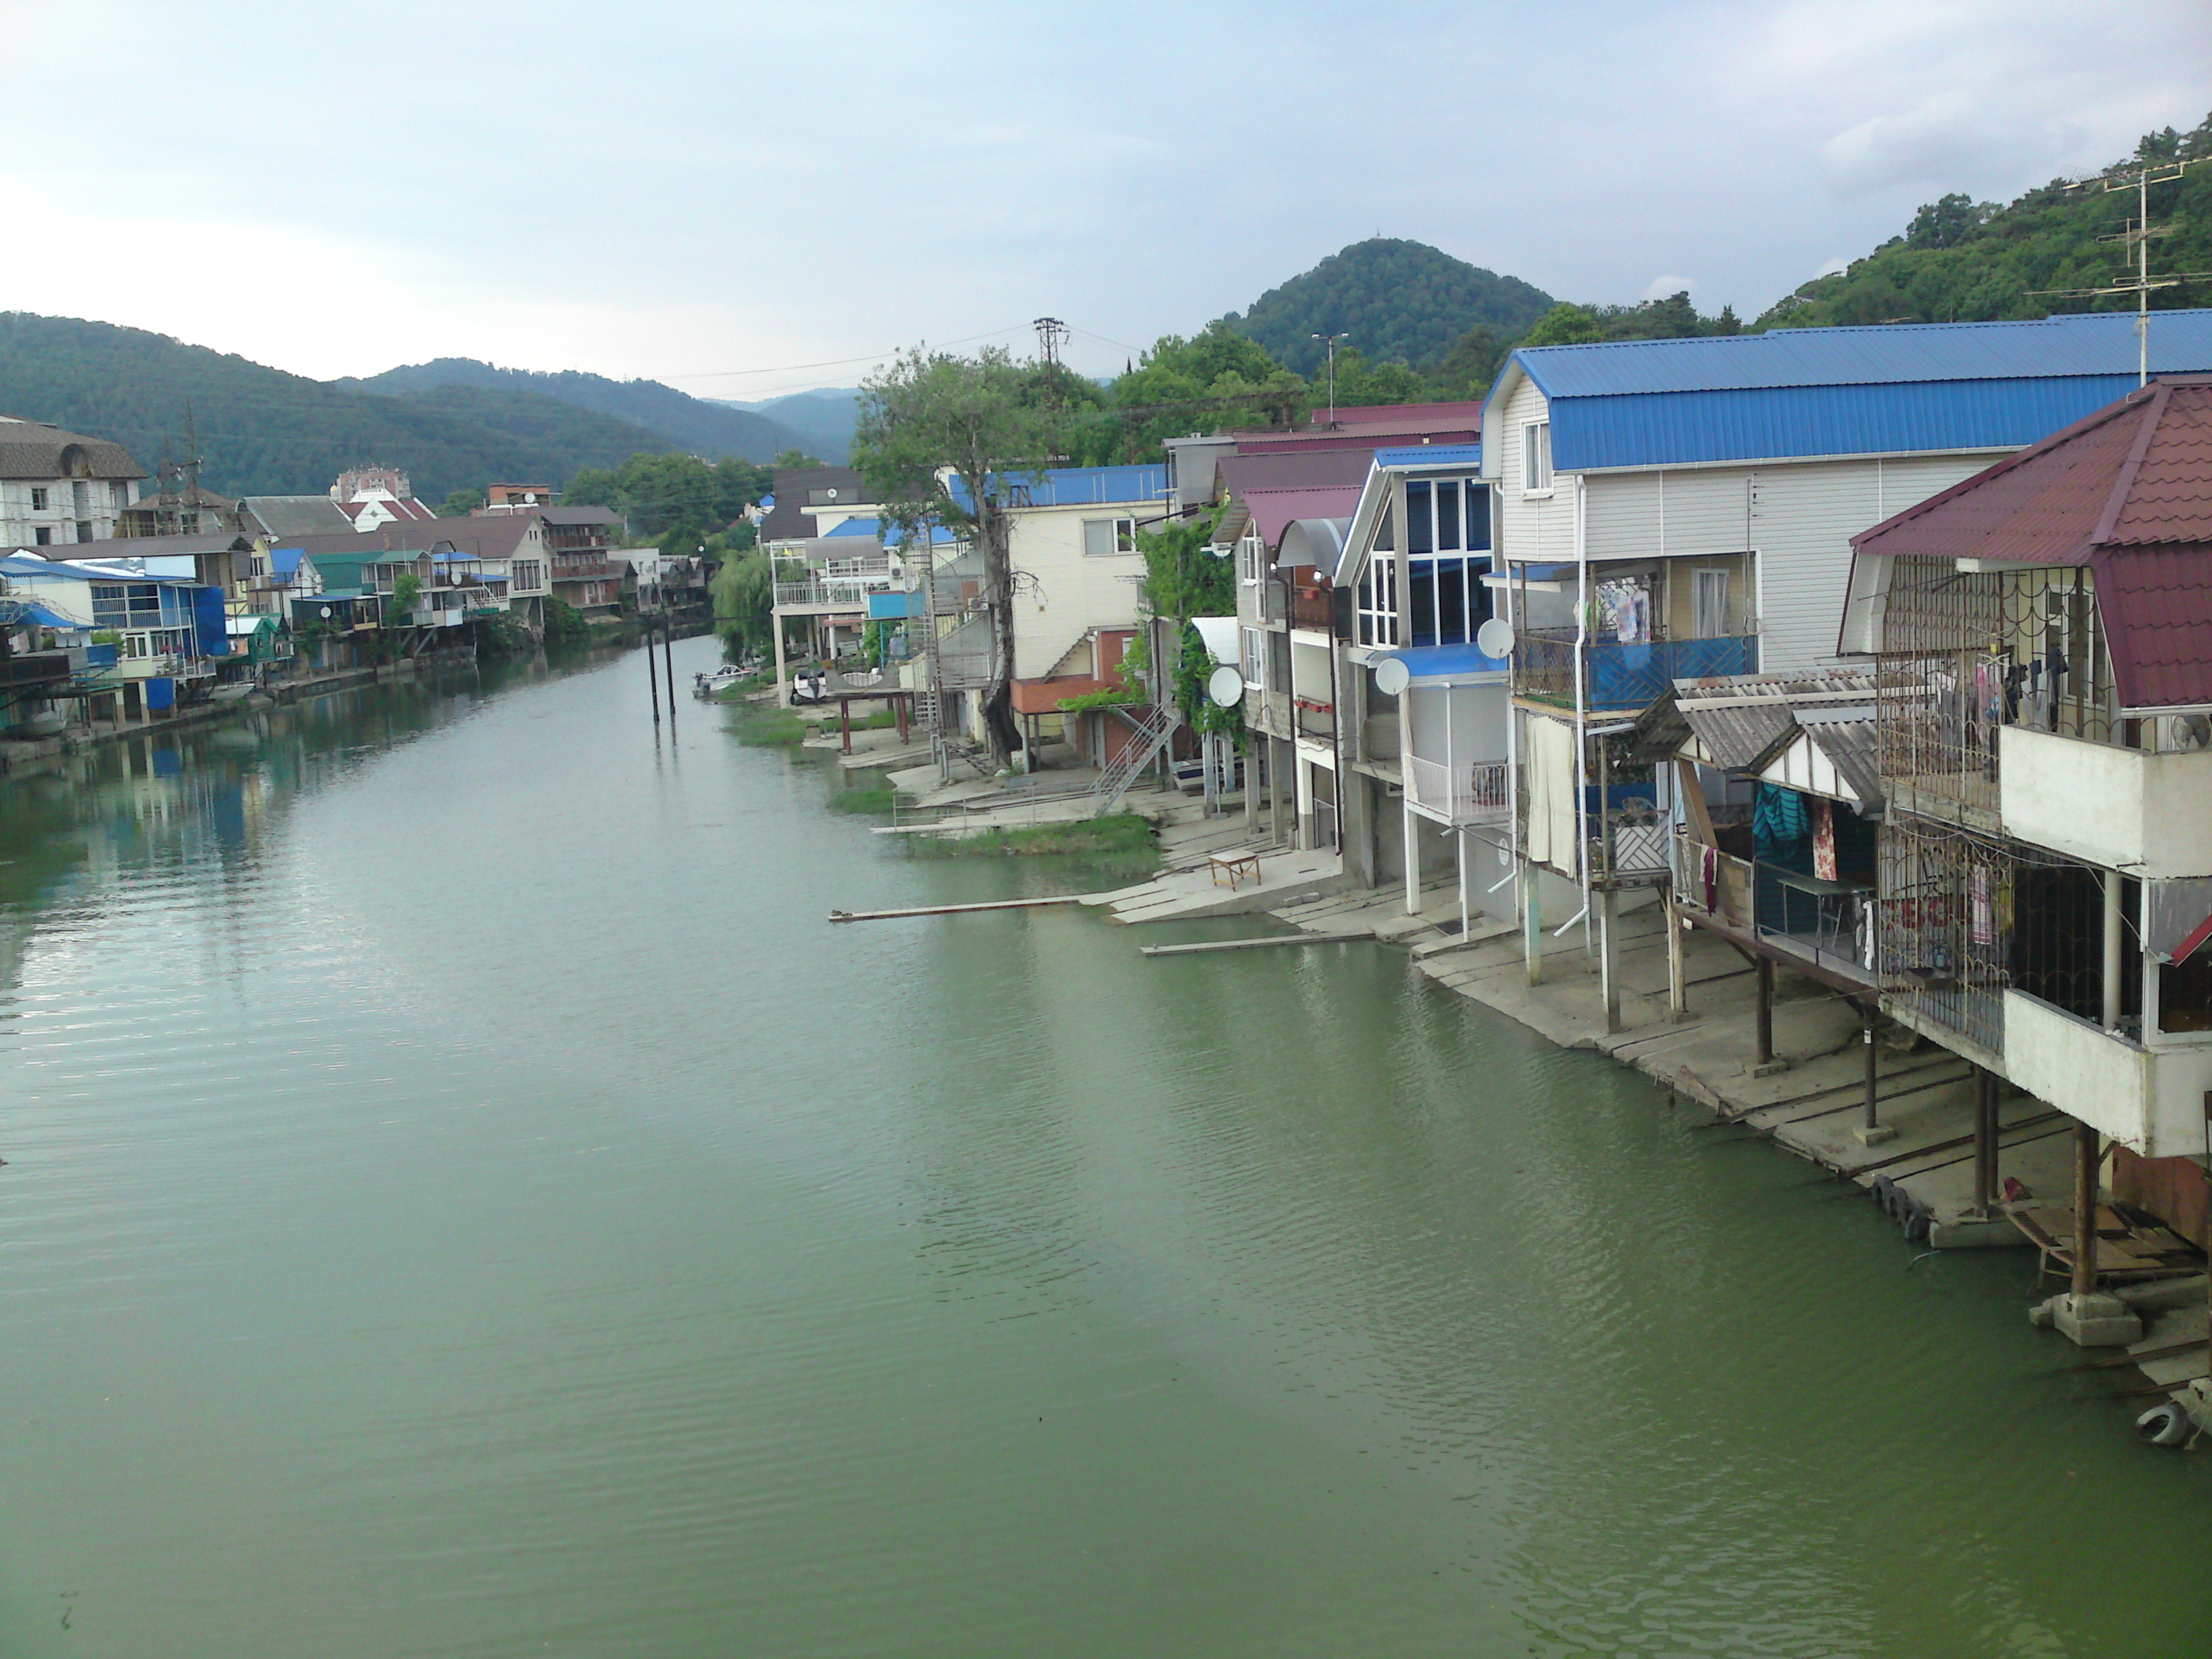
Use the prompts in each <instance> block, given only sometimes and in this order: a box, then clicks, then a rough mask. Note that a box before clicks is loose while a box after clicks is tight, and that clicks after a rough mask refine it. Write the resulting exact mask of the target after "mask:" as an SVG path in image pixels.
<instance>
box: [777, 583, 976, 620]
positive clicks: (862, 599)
mask: <svg viewBox="0 0 2212 1659" xmlns="http://www.w3.org/2000/svg"><path fill="white" fill-rule="evenodd" d="M883 592H890V579H889V578H888V577H877V578H872V579H869V580H856V579H849V578H848V579H842V580H836V581H812V582H778V583H777V584H776V585H775V604H776V608H777V609H778V610H796V609H799V608H800V607H811V608H814V609H817V610H831V611H866V609H867V608H868V595H869V594H871V593H883ZM938 597H939V605H938V611H939V614H943V613H944V611H945V605H944V603H943V600H944V595H943V594H942V593H940V594H939V596H938Z"/></svg>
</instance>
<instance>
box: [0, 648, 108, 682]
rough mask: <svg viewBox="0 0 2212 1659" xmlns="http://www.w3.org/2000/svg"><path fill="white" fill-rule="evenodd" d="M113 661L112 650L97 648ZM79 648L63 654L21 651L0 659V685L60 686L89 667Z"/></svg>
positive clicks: (59, 652) (84, 655)
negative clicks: (102, 650)
mask: <svg viewBox="0 0 2212 1659" xmlns="http://www.w3.org/2000/svg"><path fill="white" fill-rule="evenodd" d="M100 648H101V649H104V650H105V651H106V652H107V653H108V659H109V660H110V661H111V662H112V661H113V660H114V655H115V647H113V646H112V645H111V646H105V647H100ZM87 666H88V663H87V660H86V653H85V651H84V649H83V648H82V647H79V648H78V649H76V650H64V651H29V652H21V653H17V654H16V655H15V656H12V657H0V686H6V687H9V688H11V689H15V690H21V689H23V688H26V687H30V686H38V685H59V684H64V683H65V682H67V681H69V680H70V679H71V678H75V677H76V675H78V674H80V673H82V672H83V671H85V669H86V667H87Z"/></svg>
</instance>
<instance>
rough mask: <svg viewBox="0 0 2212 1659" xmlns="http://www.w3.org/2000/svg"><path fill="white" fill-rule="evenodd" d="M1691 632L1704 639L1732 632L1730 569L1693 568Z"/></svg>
mask: <svg viewBox="0 0 2212 1659" xmlns="http://www.w3.org/2000/svg"><path fill="white" fill-rule="evenodd" d="M1690 579H1691V583H1692V586H1691V589H1690V633H1691V635H1692V637H1693V638H1696V639H1700V640H1717V639H1720V638H1722V637H1723V635H1726V634H1727V633H1728V632H1729V573H1728V572H1727V571H1725V570H1696V571H1692V572H1691V578H1690Z"/></svg>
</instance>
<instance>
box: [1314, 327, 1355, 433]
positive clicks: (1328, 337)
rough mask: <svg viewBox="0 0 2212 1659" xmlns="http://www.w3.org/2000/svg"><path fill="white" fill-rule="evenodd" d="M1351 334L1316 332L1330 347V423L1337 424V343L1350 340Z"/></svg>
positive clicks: (1318, 337) (1321, 340)
mask: <svg viewBox="0 0 2212 1659" xmlns="http://www.w3.org/2000/svg"><path fill="white" fill-rule="evenodd" d="M1314 338H1315V339H1316V340H1319V341H1320V342H1321V343H1322V344H1323V345H1325V346H1327V347H1328V423H1329V424H1330V425H1331V426H1334V425H1335V424H1336V343H1337V342H1338V341H1339V340H1348V339H1350V338H1351V336H1350V335H1349V334H1316V335H1315V336H1314Z"/></svg>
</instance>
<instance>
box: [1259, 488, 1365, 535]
mask: <svg viewBox="0 0 2212 1659" xmlns="http://www.w3.org/2000/svg"><path fill="white" fill-rule="evenodd" d="M1359 488H1360V487H1359V486H1358V484H1339V485H1336V486H1334V487H1333V488H1330V489H1251V490H1247V491H1246V492H1245V493H1244V504H1245V506H1246V507H1249V508H1250V509H1251V513H1252V522H1253V523H1254V524H1255V525H1257V526H1259V527H1260V538H1261V540H1262V541H1264V542H1266V543H1267V545H1268V546H1270V547H1277V546H1279V545H1281V544H1282V539H1283V532H1285V530H1288V529H1289V528H1290V527H1291V526H1292V525H1293V524H1295V523H1297V521H1298V520H1300V519H1348V518H1350V517H1351V516H1352V514H1353V513H1356V512H1358V510H1359Z"/></svg>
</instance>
